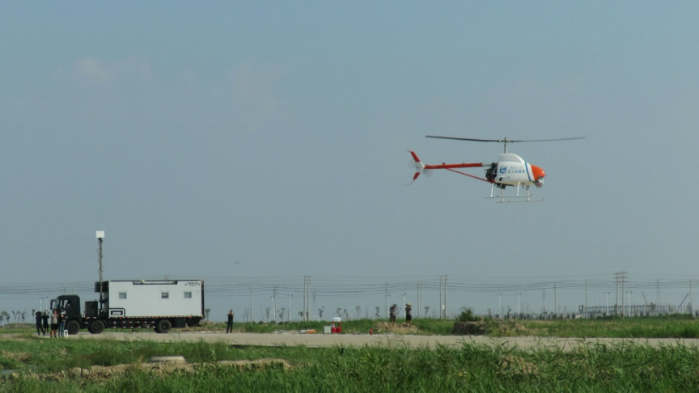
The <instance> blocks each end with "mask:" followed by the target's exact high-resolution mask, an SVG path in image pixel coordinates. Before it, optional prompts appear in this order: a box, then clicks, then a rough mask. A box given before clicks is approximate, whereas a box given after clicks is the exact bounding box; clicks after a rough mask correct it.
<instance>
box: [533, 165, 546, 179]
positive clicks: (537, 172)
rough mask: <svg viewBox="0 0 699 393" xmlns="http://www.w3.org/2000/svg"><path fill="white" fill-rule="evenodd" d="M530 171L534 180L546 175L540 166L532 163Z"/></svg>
mask: <svg viewBox="0 0 699 393" xmlns="http://www.w3.org/2000/svg"><path fill="white" fill-rule="evenodd" d="M532 173H533V174H534V180H539V179H543V178H544V177H546V172H544V170H543V169H541V167H538V166H536V165H532Z"/></svg>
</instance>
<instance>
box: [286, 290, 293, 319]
mask: <svg viewBox="0 0 699 393" xmlns="http://www.w3.org/2000/svg"><path fill="white" fill-rule="evenodd" d="M286 296H288V297H289V311H288V312H287V313H286V321H287V322H291V298H292V297H294V295H286Z"/></svg>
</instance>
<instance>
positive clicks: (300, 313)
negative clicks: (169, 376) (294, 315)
mask: <svg viewBox="0 0 699 393" xmlns="http://www.w3.org/2000/svg"><path fill="white" fill-rule="evenodd" d="M299 317H301V319H303V311H299Z"/></svg>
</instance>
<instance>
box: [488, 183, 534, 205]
mask: <svg viewBox="0 0 699 393" xmlns="http://www.w3.org/2000/svg"><path fill="white" fill-rule="evenodd" d="M520 186H521V184H520V183H517V193H516V194H514V195H505V194H504V193H503V189H502V188H500V195H495V184H492V185H491V186H490V196H487V197H485V198H487V199H499V201H496V202H497V203H507V202H541V201H543V200H544V198H541V199H532V193H531V191H530V190H529V186H524V187H520ZM522 188H523V189H524V192H520V190H521V189H522Z"/></svg>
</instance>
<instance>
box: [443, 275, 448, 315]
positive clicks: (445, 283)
mask: <svg viewBox="0 0 699 393" xmlns="http://www.w3.org/2000/svg"><path fill="white" fill-rule="evenodd" d="M448 310H449V309H448V306H447V275H446V274H445V275H444V319H447V315H448V313H447V311H448Z"/></svg>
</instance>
